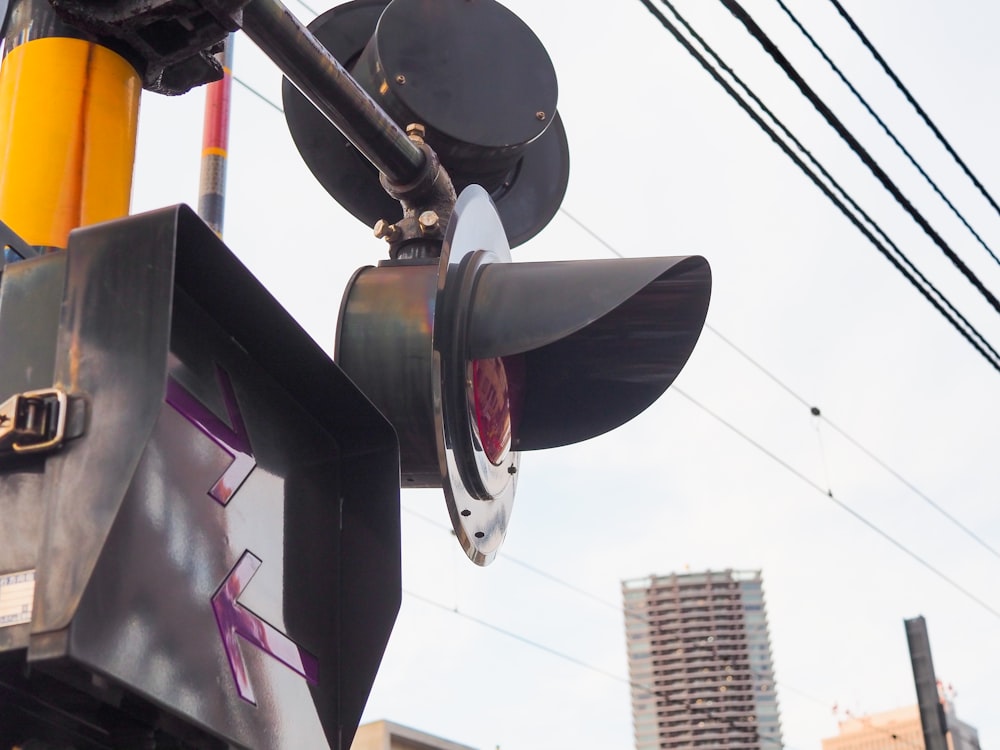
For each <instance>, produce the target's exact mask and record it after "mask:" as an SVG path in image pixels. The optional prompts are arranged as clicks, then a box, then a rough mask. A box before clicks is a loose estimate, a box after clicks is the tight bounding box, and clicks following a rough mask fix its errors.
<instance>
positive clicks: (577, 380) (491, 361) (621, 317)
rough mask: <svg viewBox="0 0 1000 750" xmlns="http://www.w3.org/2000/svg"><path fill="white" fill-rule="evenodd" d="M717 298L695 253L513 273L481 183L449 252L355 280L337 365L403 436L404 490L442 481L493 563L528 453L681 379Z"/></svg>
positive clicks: (594, 428) (466, 538) (473, 547)
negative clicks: (522, 457) (522, 455)
mask: <svg viewBox="0 0 1000 750" xmlns="http://www.w3.org/2000/svg"><path fill="white" fill-rule="evenodd" d="M710 289H711V272H710V269H709V266H708V263H707V261H705V260H704V259H703V258H701V257H698V256H685V257H675V258H641V259H629V260H620V259H619V260H597V261H570V262H565V261H564V262H529V263H511V262H510V252H509V248H508V245H507V241H506V237H505V234H504V228H503V225H502V223H501V220H500V217H499V216H498V214H497V211H496V209H495V207H494V205H493V202H492V201H491V200H490V197H489V195H488V194H487V193H486V192H485V191H484V190H483V189H482V188H479V187H478V186H470V187H468V188H466V189H465V190H464V191H463V192H462V194H461V195H460V196H459V199H458V202H457V204H456V206H455V212H454V214H453V216H452V219H451V222H450V223H449V226H448V229H447V232H446V235H445V241H444V245H443V248H442V253H441V257H440V258H435V259H415V260H390V261H384V262H382V263H381V264H379V266H378V267H368V268H363V269H361V270H360V271H358V272H357V273H356V274H355V276H354V279H353V280H352V282H351V284H350V286H349V287H348V289H347V291H346V293H345V296H344V301H343V304H342V307H341V315H340V320H339V322H338V329H337V353H336V360H337V363H338V365H340V367H341V368H342V369H343V370H344V371H345V372H346V373H347V374H348V375H349V376H350V377H351V378H352V379H353V380H354V381H355V382H356V383H357V384H358V385H359V386H360V388H361V389H362V391H364V392H365V394H366V395H367V396H368V397H369V398H371V400H372V401H373V402H374V403H375V405H376V406H378V407H379V409H380V410H381V411H382V412H383V413H384V414H385V415H386V417H387V418H388V419H389V421H390V422H391V423H392V424H393V426H394V427H395V428H396V431H397V433H398V436H399V441H400V453H401V456H400V464H401V473H402V484H403V486H404V487H438V486H440V487H443V488H444V491H445V497H446V499H447V503H448V509H449V512H450V514H451V518H452V522H453V525H454V528H455V532H456V534H457V535H458V538H459V541H460V542H461V544H462V546H463V548H464V549H465V551H466V553H467V554H468V555H469V557H470V558H471V559H472V560H473V561H474V562H476V563H479V564H486V563H488V562H489V561H490V560H491V559H492V558H493V556H494V555H495V554H496V552H497V550H498V548H499V546H500V543H501V542H502V541H503V537H504V534H505V533H506V528H507V522H508V519H509V516H510V512H511V506H512V504H513V499H514V489H515V486H516V484H517V479H518V468H519V453H520V452H521V451H526V450H538V449H541V448H552V447H556V446H560V445H567V444H570V443H575V442H579V441H581V440H586V439H588V438H591V437H594V436H596V435H600V434H602V433H604V432H607V431H609V430H611V429H614V428H615V427H617V426H619V425H621V424H623V423H625V422H627V421H628V420H629V419H631V418H632V417H634V416H636V415H637V414H639V413H640V412H641V411H643V410H644V409H645V408H646V407H648V406H649V405H650V404H652V403H653V401H655V400H656V399H657V398H658V397H659V396H660V395H661V394H662V393H663V392H664V391H665V390H666V389H667V387H669V385H670V384H671V383H672V382H673V380H674V378H675V377H676V376H677V374H678V373H679V372H680V369H681V368H682V367H683V366H684V363H685V362H686V361H687V359H688V357H689V356H690V354H691V351H692V349H693V348H694V345H695V343H696V341H697V339H698V336H699V334H700V332H701V329H702V326H703V325H704V321H705V315H706V313H707V311H708V300H709V294H710Z"/></svg>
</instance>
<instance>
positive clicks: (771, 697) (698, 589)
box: [622, 570, 782, 750]
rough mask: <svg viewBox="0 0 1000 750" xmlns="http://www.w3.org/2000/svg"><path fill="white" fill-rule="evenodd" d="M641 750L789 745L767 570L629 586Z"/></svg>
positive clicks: (655, 579)
mask: <svg viewBox="0 0 1000 750" xmlns="http://www.w3.org/2000/svg"><path fill="white" fill-rule="evenodd" d="M622 594H623V597H624V600H625V630H626V640H627V643H628V662H629V675H630V677H631V681H632V718H633V722H634V725H635V746H636V750H668V749H669V748H698V747H706V748H707V747H711V748H731V749H732V750H777V749H778V748H780V747H781V746H782V742H781V722H780V720H779V718H778V696H777V693H776V691H775V686H774V667H773V664H772V660H771V645H770V639H769V637H768V630H767V615H766V611H765V609H764V591H763V588H762V586H761V574H760V571H749V572H742V571H733V570H726V571H709V572H705V573H684V574H671V575H665V576H651V577H649V578H642V579H636V580H631V581H624V582H623V583H622Z"/></svg>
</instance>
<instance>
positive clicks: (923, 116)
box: [830, 0, 1000, 214]
mask: <svg viewBox="0 0 1000 750" xmlns="http://www.w3.org/2000/svg"><path fill="white" fill-rule="evenodd" d="M830 3H831V4H832V5H833V7H834V8H836V9H837V12H838V13H840V15H841V17H842V18H843V19H844V20H845V21H846V22H847V25H848V26H850V27H851V30H852V31H853V32H854V33H855V34H857V36H858V39H860V40H861V43H862V44H864V45H865V47H867V49H868V51H869V52H871V54H872V57H874V58H875V60H876V62H878V64H879V65H881V66H882V70H884V71H885V74H886V75H887V76H889V78H890V79H892V82H893V83H894V84H896V88H897V89H899V91H900V93H902V94H903V96H905V97H906V100H907V101H908V102H909V103H910V105H911V106H912V107H913V109H914V110H916V112H917V114H918V115H920V117H921V119H923V121H924V123H925V124H926V125H927V127H928V128H930V130H931V132H932V133H934V135H935V137H936V138H937V139H938V141H939V142H940V143H941V145H942V146H944V148H945V150H946V151H947V152H948V153H949V154H950V155H951V157H952V158H953V159H954V160H955V163H956V164H958V166H959V167H961V169H962V171H963V172H965V175H966V177H968V178H969V179H970V180H971V181H972V184H973V185H975V186H976V188H977V189H978V190H979V192H980V193H981V194H982V196H983V197H984V198H985V199H986V200H987V201H988V202H989V204H990V205H991V206H992V207H993V210H994V211H996V212H997V214H1000V206H998V205H997V202H996V201H995V200H993V196H992V195H990V193H989V191H987V190H986V188H985V187H984V186H983V184H982V183H981V182H980V181H979V179H978V178H977V177H976V176H975V175H974V174H973V173H972V170H971V169H969V167H968V166H967V165H966V163H965V162H964V161H962V159H961V157H960V156H959V155H958V153H957V152H956V151H955V149H954V148H952V146H951V144H950V143H949V142H948V139H947V138H945V137H944V135H943V134H942V133H941V131H940V130H938V127H937V125H935V124H934V122H933V121H932V120H931V118H930V115H928V114H927V112H925V111H924V108H923V107H921V106H920V104H919V103H917V100H916V99H915V98H914V97H913V94H911V93H910V90H909V89H908V88H906V86H905V85H903V82H902V81H901V80H899V77H898V76H897V75H896V74H895V73H894V72H893V71H892V68H890V67H889V64H888V63H887V62H886V61H885V59H884V58H883V57H882V55H880V54H879V51H878V50H877V49H875V46H874V45H873V44H872V43H871V42H870V41H869V40H868V37H867V36H865V35H864V33H863V32H862V31H861V29H860V28H859V27H858V25H857V24H856V23H855V22H854V19H853V18H851V16H850V15H849V14H848V12H847V11H846V10H844V6H842V5H841V4H840V3H839V2H838V1H837V0H830Z"/></svg>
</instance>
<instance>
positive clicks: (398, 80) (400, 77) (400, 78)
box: [396, 73, 406, 86]
mask: <svg viewBox="0 0 1000 750" xmlns="http://www.w3.org/2000/svg"><path fill="white" fill-rule="evenodd" d="M396 83H398V84H399V85H400V86H402V85H403V84H404V83H406V76H404V75H403V74H402V73H400V74H399V75H398V76H396Z"/></svg>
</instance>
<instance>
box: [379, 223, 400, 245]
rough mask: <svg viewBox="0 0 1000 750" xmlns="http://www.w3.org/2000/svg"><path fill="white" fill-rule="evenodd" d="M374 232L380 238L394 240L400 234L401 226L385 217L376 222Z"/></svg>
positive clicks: (387, 240) (388, 240)
mask: <svg viewBox="0 0 1000 750" xmlns="http://www.w3.org/2000/svg"><path fill="white" fill-rule="evenodd" d="M374 232H375V236H376V237H378V238H379V239H380V240H385V241H386V242H392V241H393V240H394V239H396V237H397V236H398V235H399V227H397V226H396V225H395V224H390V223H389V222H388V221H386V220H385V219H379V220H378V221H376V222H375V229H374Z"/></svg>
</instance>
